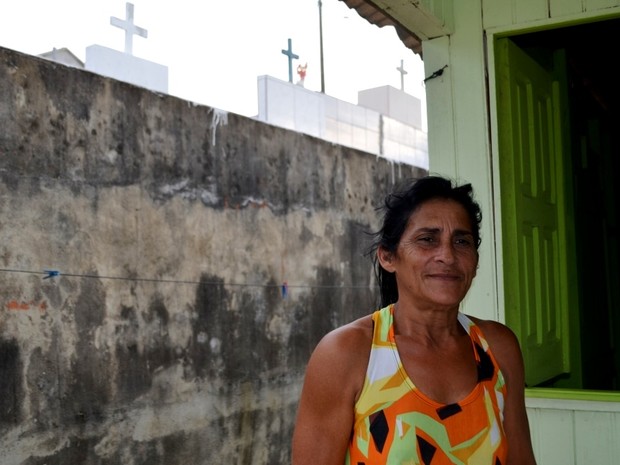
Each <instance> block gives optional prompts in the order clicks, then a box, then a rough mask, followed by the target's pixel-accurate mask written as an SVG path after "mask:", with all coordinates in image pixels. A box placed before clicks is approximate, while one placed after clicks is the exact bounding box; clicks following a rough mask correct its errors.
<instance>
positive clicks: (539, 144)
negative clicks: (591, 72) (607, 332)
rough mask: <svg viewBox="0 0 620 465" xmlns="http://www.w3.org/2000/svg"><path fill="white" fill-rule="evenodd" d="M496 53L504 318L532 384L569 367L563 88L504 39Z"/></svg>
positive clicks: (533, 61) (529, 383)
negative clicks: (517, 345) (516, 342)
mask: <svg viewBox="0 0 620 465" xmlns="http://www.w3.org/2000/svg"><path fill="white" fill-rule="evenodd" d="M496 57H497V70H496V71H497V73H496V74H497V92H498V96H497V102H498V103H497V105H498V141H499V172H500V193H501V211H502V218H501V225H502V237H503V250H502V253H503V260H504V290H505V305H506V323H507V324H508V326H510V327H511V328H512V329H513V331H515V333H516V334H517V337H518V338H519V341H520V343H521V348H522V351H523V356H524V361H525V366H526V384H527V385H528V386H536V385H540V384H541V383H544V382H547V381H549V380H552V379H554V378H557V377H558V376H559V375H562V374H564V373H568V372H569V371H570V368H571V365H570V357H569V340H568V337H569V316H570V311H571V310H570V305H575V304H576V302H573V301H572V300H573V299H572V298H571V292H572V291H571V290H570V289H569V287H570V286H569V282H570V277H569V273H568V270H569V263H568V258H567V257H568V255H567V247H566V237H567V233H566V232H567V230H568V229H567V211H566V205H567V199H566V183H565V180H566V178H565V176H564V165H563V164H564V153H563V150H562V146H563V144H562V141H563V137H564V135H563V131H562V127H563V124H564V123H563V120H562V116H563V114H562V108H561V103H562V97H561V95H560V87H561V86H560V83H559V82H558V81H557V80H555V79H554V78H553V75H552V74H551V73H550V72H549V71H547V70H545V69H544V68H543V67H542V66H540V65H539V64H538V63H537V62H536V61H535V60H533V59H532V58H531V57H530V56H528V55H527V54H526V53H525V52H523V51H522V50H521V49H520V48H519V47H517V46H516V45H515V44H514V43H513V42H512V41H511V40H510V39H508V38H504V39H499V40H498V41H497V44H496Z"/></svg>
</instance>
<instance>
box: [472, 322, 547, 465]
mask: <svg viewBox="0 0 620 465" xmlns="http://www.w3.org/2000/svg"><path fill="white" fill-rule="evenodd" d="M478 324H479V325H480V328H481V329H482V331H483V333H484V335H485V337H486V339H487V341H488V343H489V346H490V347H491V351H492V352H493V355H494V357H495V359H496V360H497V363H498V364H499V366H500V368H501V370H502V373H503V374H504V379H505V381H506V393H507V394H506V402H505V405H504V431H505V432H506V437H507V439H508V465H536V459H535V458H534V451H533V449H532V439H531V436H530V427H529V422H528V418H527V412H526V410H525V372H524V366H523V357H522V355H521V348H520V347H519V341H518V340H517V337H516V336H515V334H514V333H513V332H512V331H511V330H510V329H509V328H508V327H507V326H504V325H502V324H500V323H497V322H494V321H485V322H482V321H480V322H479V323H478Z"/></svg>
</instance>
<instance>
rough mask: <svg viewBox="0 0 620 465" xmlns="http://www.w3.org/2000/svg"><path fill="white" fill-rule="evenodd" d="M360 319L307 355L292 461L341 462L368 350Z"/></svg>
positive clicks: (304, 464) (302, 464)
mask: <svg viewBox="0 0 620 465" xmlns="http://www.w3.org/2000/svg"><path fill="white" fill-rule="evenodd" d="M364 320H366V319H364ZM364 320H358V321H357V322H354V323H352V324H351V325H347V326H344V327H342V328H339V329H336V330H334V331H333V332H331V333H329V334H328V335H326V336H325V337H324V338H323V339H322V340H321V342H319V344H318V345H317V347H316V349H315V350H314V352H313V354H312V356H311V357H310V361H309V362H308V366H307V368H306V376H305V380H304V385H303V388H302V392H301V398H300V401H299V407H298V411H297V420H296V424H295V432H294V434H293V444H292V448H293V451H292V464H293V465H317V464H321V465H332V464H333V465H342V464H343V463H344V460H345V456H346V450H347V447H348V444H349V441H350V439H351V432H352V430H353V422H354V406H355V401H356V398H357V395H358V393H359V391H360V390H361V387H362V385H363V382H364V376H365V372H366V365H367V362H368V355H369V353H370V345H371V330H370V331H369V330H368V326H369V322H368V321H369V320H368V321H366V322H365V323H363V322H364Z"/></svg>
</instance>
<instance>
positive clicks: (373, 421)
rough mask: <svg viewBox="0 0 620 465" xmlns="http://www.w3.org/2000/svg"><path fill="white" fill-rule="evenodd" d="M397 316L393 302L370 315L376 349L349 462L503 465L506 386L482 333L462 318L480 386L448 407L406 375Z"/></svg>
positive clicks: (355, 464) (358, 407) (371, 464)
mask: <svg viewBox="0 0 620 465" xmlns="http://www.w3.org/2000/svg"><path fill="white" fill-rule="evenodd" d="M393 311H394V310H393V305H390V306H387V307H385V308H383V309H381V310H377V311H376V312H374V314H373V316H372V319H373V322H374V330H373V340H372V348H371V351H370V359H369V362H368V368H367V370H366V379H365V380H364V387H363V388H362V392H361V394H360V397H359V400H358V401H357V402H356V404H355V423H354V426H353V432H352V435H351V442H350V444H349V448H348V451H347V456H346V461H345V465H452V464H459V465H502V464H505V463H506V454H507V447H508V445H507V442H506V436H505V434H504V428H503V407H504V398H505V396H506V385H505V382H504V377H503V376H502V372H501V371H500V369H499V366H498V364H497V362H496V360H495V358H494V357H493V355H492V354H491V351H490V349H489V346H488V344H487V342H486V340H485V339H484V336H483V334H482V332H481V330H480V328H478V327H477V326H476V325H475V324H474V323H473V321H472V320H470V319H469V318H468V317H467V316H466V315H464V314H462V313H459V316H458V320H459V322H460V324H461V325H462V326H463V328H464V329H465V330H466V331H467V333H468V334H469V337H470V338H471V341H472V350H473V352H474V356H475V357H476V362H477V364H478V383H477V385H476V387H475V388H474V389H473V390H472V392H471V393H470V394H469V395H468V396H467V397H466V398H465V399H463V400H462V401H460V402H458V403H455V404H449V405H445V404H441V403H438V402H435V401H434V400H432V399H430V398H429V397H427V396H426V395H424V393H422V392H421V391H419V390H418V389H417V388H416V386H415V384H414V382H413V381H412V380H411V379H410V378H409V376H408V375H407V373H406V372H405V369H404V368H403V364H402V362H401V360H400V357H399V355H398V350H397V348H396V341H395V338H394V325H393ZM449 377H450V373H446V382H449Z"/></svg>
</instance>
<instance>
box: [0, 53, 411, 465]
mask: <svg viewBox="0 0 620 465" xmlns="http://www.w3.org/2000/svg"><path fill="white" fill-rule="evenodd" d="M422 174H423V172H422V171H421V170H419V169H416V168H413V167H411V166H408V165H395V164H393V163H390V162H389V161H386V160H384V159H382V158H378V157H376V156H374V155H369V154H366V153H363V152H359V151H356V150H353V149H348V148H343V147H341V146H337V145H334V144H331V143H328V142H324V141H321V140H318V139H315V138H313V137H310V136H306V135H302V134H298V133H294V132H291V131H287V130H284V129H280V128H276V127H274V126H270V125H266V124H263V123H260V122H258V121H255V120H253V119H249V118H245V117H242V116H238V115H234V114H227V113H225V112H222V111H217V110H214V109H212V108H208V107H204V106H196V105H193V104H191V103H189V102H186V101H183V100H180V99H176V98H172V97H169V96H163V95H159V94H156V93H153V92H150V91H147V90H145V89H141V88H138V87H134V86H131V85H129V84H125V83H121V82H117V81H113V80H110V79H107V78H104V77H101V76H98V75H95V74H91V73H89V72H87V71H83V70H78V69H72V68H68V67H64V66H62V65H58V64H55V63H52V62H49V61H46V60H43V59H39V58H34V57H30V56H26V55H22V54H19V53H16V52H13V51H10V50H6V49H0V457H1V458H0V462H1V463H2V465H13V464H23V465H43V464H47V465H54V464H110V465H111V464H120V463H122V464H124V465H134V464H149V465H157V464H162V465H164V464H165V465H174V464H190V463H191V464H209V465H210V464H252V465H257V464H270V465H274V464H286V463H288V462H289V454H290V437H291V432H292V426H293V422H294V416H295V411H296V405H297V398H298V395H299V390H300V385H301V381H302V377H303V370H304V368H305V363H306V361H307V358H308V356H309V353H310V351H311V350H312V348H313V347H314V345H315V344H316V342H317V341H318V340H319V338H320V337H321V336H322V335H323V334H324V333H325V332H327V331H328V330H330V329H331V328H333V327H335V326H337V325H340V324H342V323H345V322H347V321H350V320H351V319H353V318H356V317H358V316H361V315H363V314H366V313H368V312H370V311H372V310H373V309H374V308H375V306H376V305H377V302H378V294H377V292H376V289H375V287H374V281H373V278H372V273H371V270H370V265H369V262H368V260H367V259H366V258H365V257H364V256H363V248H364V246H365V245H366V239H367V238H366V236H365V235H364V232H363V231H365V230H368V229H373V228H375V227H376V225H377V221H378V219H377V215H376V212H375V207H376V206H377V205H378V204H379V203H380V202H381V200H382V198H383V195H384V193H385V192H386V191H387V190H388V189H390V188H391V186H392V185H393V183H394V182H398V181H399V180H402V179H404V178H407V177H417V176H420V175H422ZM44 270H56V271H59V272H60V274H59V276H52V277H48V276H49V274H48V273H46V272H45V271H44ZM284 282H286V283H287V284H288V287H286V288H283V283H284Z"/></svg>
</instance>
